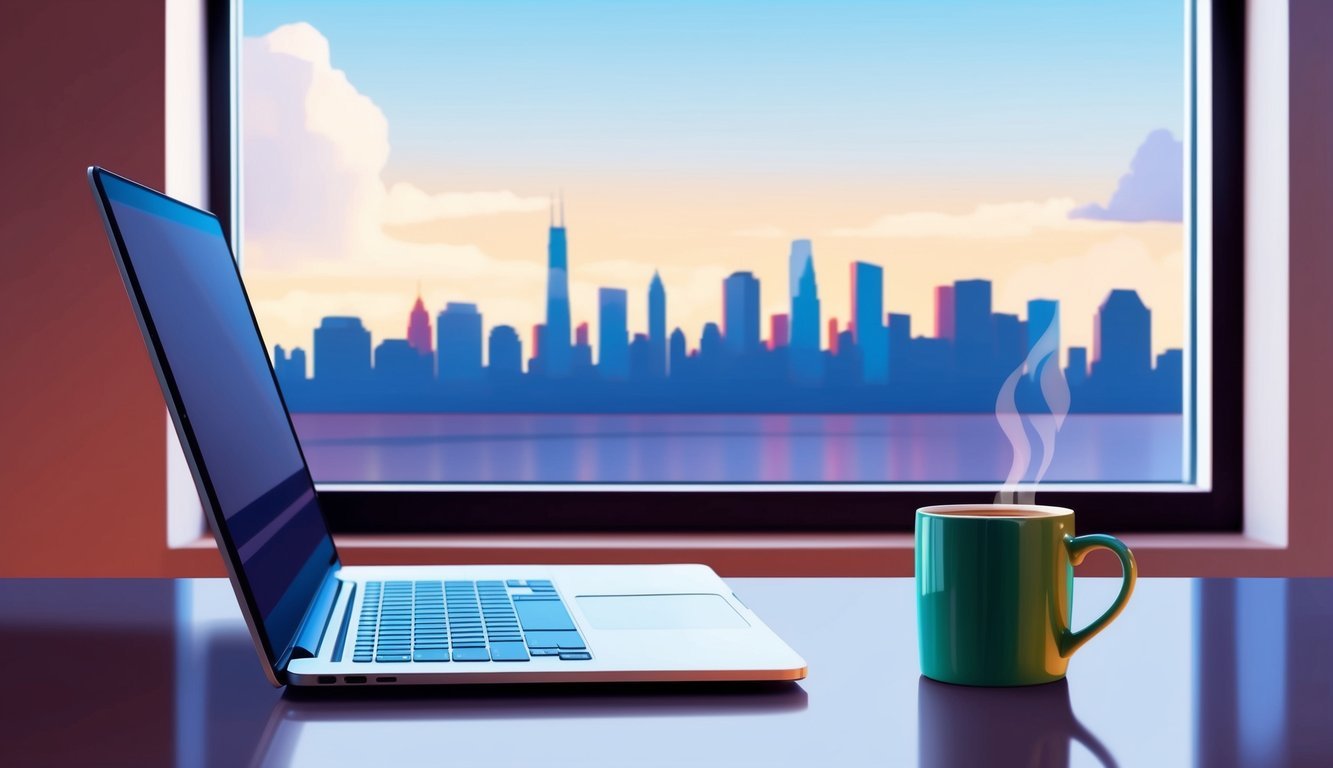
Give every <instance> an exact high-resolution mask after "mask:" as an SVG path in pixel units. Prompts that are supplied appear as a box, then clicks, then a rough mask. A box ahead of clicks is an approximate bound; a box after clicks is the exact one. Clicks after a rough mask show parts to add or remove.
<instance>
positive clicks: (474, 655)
mask: <svg viewBox="0 0 1333 768" xmlns="http://www.w3.org/2000/svg"><path fill="white" fill-rule="evenodd" d="M490 660H491V656H490V654H488V653H486V649H485V648H457V649H455V650H454V661H490Z"/></svg>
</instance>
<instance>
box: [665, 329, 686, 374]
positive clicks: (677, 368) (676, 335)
mask: <svg viewBox="0 0 1333 768" xmlns="http://www.w3.org/2000/svg"><path fill="white" fill-rule="evenodd" d="M669 345H670V350H669V351H668V354H669V355H670V361H669V363H668V367H669V369H670V374H671V375H672V376H677V377H679V376H685V375H686V363H685V360H686V358H687V357H688V352H687V351H686V349H685V346H686V345H685V332H684V331H682V330H681V329H679V328H677V329H676V330H674V331H672V332H671V341H670V342H669Z"/></svg>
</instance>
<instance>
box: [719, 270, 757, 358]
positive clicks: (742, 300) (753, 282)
mask: <svg viewBox="0 0 1333 768" xmlns="http://www.w3.org/2000/svg"><path fill="white" fill-rule="evenodd" d="M722 338H723V340H724V341H725V342H726V345H727V351H728V352H730V353H731V354H732V355H734V356H737V357H744V356H748V355H751V354H754V353H755V352H758V351H759V281H758V280H757V279H755V276H754V274H753V273H751V272H733V273H731V274H730V275H729V276H728V277H727V279H725V280H723V281H722Z"/></svg>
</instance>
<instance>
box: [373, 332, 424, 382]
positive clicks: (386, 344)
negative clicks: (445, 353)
mask: <svg viewBox="0 0 1333 768" xmlns="http://www.w3.org/2000/svg"><path fill="white" fill-rule="evenodd" d="M434 363H435V360H434V359H433V358H432V357H431V356H429V355H423V354H421V352H420V351H418V350H417V348H416V347H415V346H413V344H412V342H411V341H410V340H408V339H385V340H384V341H381V342H380V343H379V345H377V346H376V347H375V373H374V377H375V380H376V383H377V384H380V385H383V386H389V387H392V388H404V387H412V386H424V385H426V384H428V383H429V382H430V380H431V379H432V378H433V377H434V375H435V365H434Z"/></svg>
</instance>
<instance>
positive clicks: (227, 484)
mask: <svg viewBox="0 0 1333 768" xmlns="http://www.w3.org/2000/svg"><path fill="white" fill-rule="evenodd" d="M88 180H89V184H90V185H91V187H92V190H93V195H94V197H95V198H96V201H97V204H98V206H99V208H100V210H101V212H102V218H103V222H104V224H105V225H106V230H107V236H108V238H109V239H110V241H111V245H112V251H113V252H114V254H115V256H116V261H117V264H118V265H119V267H120V273H121V277H122V279H123V280H124V283H125V289H126V291H127V293H128V294H129V297H130V300H131V304H132V305H133V306H134V310H135V315H136V317H137V319H138V321H139V328H140V331H141V332H142V333H143V337H144V342H145V344H146V345H147V347H148V350H149V357H150V358H151V359H152V361H153V365H154V369H155V370H156V372H157V376H158V382H159V384H160V385H161V387H162V392H163V396H164V398H165V399H166V402H167V407H168V410H169V411H170V413H171V418H172V422H173V423H174V424H175V427H176V430H177V433H178V434H179V436H180V440H181V444H182V445H183V446H185V449H186V458H187V460H188V462H189V465H190V470H191V472H192V474H193V476H194V480H195V485H196V487H197V489H198V491H199V497H200V501H201V502H202V504H203V507H204V510H205V513H206V516H207V517H208V520H209V524H210V526H211V527H212V529H213V533H214V535H215V537H216V539H217V544H218V549H219V550H221V552H222V555H223V559H224V561H225V563H226V566H227V570H228V574H229V576H230V578H231V583H232V587H233V588H234V590H235V592H236V597H237V600H238V602H239V603H240V605H241V610H242V612H243V613H244V615H245V619H246V623H247V625H248V626H249V629H250V634H251V637H252V639H253V640H254V643H255V648H256V650H257V651H258V652H259V655H260V657H261V659H263V661H264V671H265V673H266V675H267V676H268V679H269V681H270V682H272V683H273V684H274V685H284V684H285V685H299V686H326V685H327V686H341V685H408V684H450V683H518V682H578V681H599V682H632V681H687V680H710V681H721V680H798V679H801V678H803V677H804V676H805V672H806V667H805V661H804V660H802V659H801V657H800V656H799V655H797V654H796V653H795V652H794V651H793V650H792V649H791V648H789V647H787V645H786V644H785V643H783V642H782V640H781V639H779V638H778V636H777V635H776V634H774V633H773V631H772V630H770V629H769V628H768V627H766V626H765V625H764V623H763V622H762V621H761V620H760V619H759V617H758V616H756V615H755V614H754V612H753V611H751V610H749V609H748V608H747V607H746V606H745V604H744V603H742V602H741V601H740V599H739V598H737V597H736V596H735V595H734V594H733V593H732V591H731V590H730V589H729V588H728V587H727V585H726V584H725V583H724V582H723V581H722V579H720V578H719V577H718V576H717V574H716V573H714V572H713V571H712V570H711V569H710V568H708V567H707V566H703V565H645V566H639V565H504V566H498V565H496V566H426V565H423V566H344V565H342V564H341V562H340V560H339V558H338V553H337V549H336V547H335V546H334V543H333V539H332V537H331V536H330V534H329V531H328V528H327V526H326V524H325V521H324V518H323V514H322V513H321V511H320V509H319V502H318V498H317V495H316V492H315V486H314V482H313V480H312V479H311V476H310V472H309V468H308V467H307V465H306V462H305V457H304V454H302V452H301V448H300V444H299V443H298V441H297V439H296V433H295V430H294V429H293V427H292V423H291V418H290V416H289V414H288V412H287V409H286V405H285V403H284V401H283V399H282V394H281V392H280V391H279V389H278V385H277V380H276V378H275V377H274V375H273V369H272V367H271V365H270V363H269V359H268V355H267V353H266V351H265V349H264V343H263V340H262V338H261V337H260V334H259V328H258V325H257V323H256V322H255V318H254V314H253V311H252V310H251V307H250V303H249V299H248V297H247V296H246V293H245V289H244V286H243V285H242V282H241V279H240V274H239V272H238V270H237V267H236V263H235V261H234V259H233V258H232V255H231V252H230V249H229V247H228V245H227V242H226V239H225V237H224V235H223V232H222V228H221V226H220V224H219V223H218V220H217V219H216V218H215V217H214V216H213V215H212V214H210V213H207V212H205V211H201V210H199V209H196V208H193V207H191V206H188V205H186V204H184V203H181V202H179V201H176V200H173V199H171V198H169V197H167V196H165V195H163V194H161V193H159V192H155V191H153V190H151V189H148V188H147V187H144V186H142V185H139V184H136V183H134V182H131V181H129V180H127V179H124V178H122V177H120V176H117V175H115V174H113V173H110V172H108V171H105V170H103V169H101V168H96V167H93V168H89V169H88ZM447 498H448V496H447V495H443V494H442V495H441V500H442V507H445V506H446V505H447ZM443 511H445V510H444V509H442V512H443Z"/></svg>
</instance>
